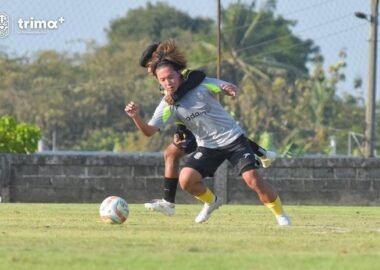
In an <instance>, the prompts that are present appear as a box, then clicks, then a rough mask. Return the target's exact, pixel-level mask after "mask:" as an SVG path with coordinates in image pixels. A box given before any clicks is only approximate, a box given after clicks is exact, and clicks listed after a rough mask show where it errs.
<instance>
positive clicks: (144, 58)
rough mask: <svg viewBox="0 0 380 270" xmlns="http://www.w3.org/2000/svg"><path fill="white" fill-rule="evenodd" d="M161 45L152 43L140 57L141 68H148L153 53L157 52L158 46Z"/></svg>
mask: <svg viewBox="0 0 380 270" xmlns="http://www.w3.org/2000/svg"><path fill="white" fill-rule="evenodd" d="M159 45H160V42H157V43H152V44H150V45H149V46H148V47H146V49H145V50H144V51H143V52H142V54H141V56H140V61H139V64H140V66H141V67H144V68H146V67H147V65H148V63H149V61H150V60H151V59H152V56H153V53H154V51H155V50H157V48H158V46H159Z"/></svg>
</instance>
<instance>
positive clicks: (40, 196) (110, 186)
mask: <svg viewBox="0 0 380 270" xmlns="http://www.w3.org/2000/svg"><path fill="white" fill-rule="evenodd" d="M163 172H164V163H163V158H162V155H161V154H160V153H144V154H106V153H89V154H35V155H11V154H1V155H0V192H1V197H2V200H3V202H4V201H5V202H94V203H99V202H100V201H102V200H103V199H104V198H105V197H107V196H109V195H118V196H121V197H123V198H125V199H126V200H127V201H128V202H129V203H143V202H146V201H148V200H150V199H153V198H161V197H162V175H163ZM260 173H261V174H262V176H263V177H264V179H266V180H268V181H269V182H271V183H272V184H273V185H274V186H275V188H276V189H277V191H278V192H279V194H280V196H281V198H282V200H283V201H284V202H285V203H286V204H329V205H380V159H359V158H350V159H349V158H337V159H322V158H317V159H315V158H304V159H278V160H276V161H275V163H274V164H273V166H272V167H270V168H269V169H260ZM205 181H206V183H207V185H208V186H210V187H211V188H212V189H213V190H214V191H215V192H216V193H217V194H219V195H220V196H222V197H223V198H224V199H225V201H227V202H228V203H235V204H237V203H242V204H251V203H259V201H258V199H257V195H256V194H255V193H254V192H252V191H251V190H250V189H249V188H248V187H247V186H246V184H245V183H244V181H243V180H242V179H241V178H240V177H239V176H237V173H236V171H235V170H234V169H233V168H231V167H230V165H229V164H228V163H227V162H226V163H224V164H223V165H222V166H221V167H220V168H219V169H218V171H217V173H216V175H215V180H214V179H211V178H207V179H205ZM177 194H178V196H177V202H178V203H193V202H195V199H193V198H192V197H191V196H190V195H188V194H186V193H185V192H183V191H182V190H180V188H179V190H178V192H177Z"/></svg>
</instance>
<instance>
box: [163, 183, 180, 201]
mask: <svg viewBox="0 0 380 270" xmlns="http://www.w3.org/2000/svg"><path fill="white" fill-rule="evenodd" d="M177 186H178V178H168V177H165V179H164V200H165V201H167V202H171V203H175V194H176V193H177Z"/></svg>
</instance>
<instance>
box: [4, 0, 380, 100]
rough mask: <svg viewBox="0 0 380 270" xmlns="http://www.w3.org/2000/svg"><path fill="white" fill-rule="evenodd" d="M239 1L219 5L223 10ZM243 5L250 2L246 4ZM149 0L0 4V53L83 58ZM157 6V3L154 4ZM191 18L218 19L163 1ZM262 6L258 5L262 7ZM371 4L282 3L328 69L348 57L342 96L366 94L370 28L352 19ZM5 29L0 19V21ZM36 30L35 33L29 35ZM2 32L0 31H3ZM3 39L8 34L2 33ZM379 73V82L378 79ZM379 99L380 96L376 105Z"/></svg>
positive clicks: (212, 12)
mask: <svg viewBox="0 0 380 270" xmlns="http://www.w3.org/2000/svg"><path fill="white" fill-rule="evenodd" d="M236 1H237V0H221V4H222V6H223V7H226V6H228V5H229V4H230V3H233V2H236ZM241 1H242V2H250V1H244V0H241ZM147 2H148V1H145V0H128V1H121V0H107V1H100V0H81V1H77V0H55V1H52V0H28V1H25V0H0V16H1V15H5V16H7V18H8V22H9V23H8V26H9V27H10V28H9V29H10V31H9V33H8V35H7V36H5V37H2V38H1V32H0V50H2V51H6V52H7V53H9V54H10V55H15V56H16V55H18V56H20V55H31V54H32V53H34V52H36V51H39V50H44V49H54V50H57V51H67V52H83V51H84V49H85V44H86V42H88V41H92V40H93V41H95V42H96V43H98V44H100V45H103V44H106V42H107V39H106V32H105V29H107V28H108V26H109V25H110V22H111V21H112V20H114V19H117V18H120V17H122V16H125V15H126V14H127V12H128V10H130V9H135V8H137V7H141V6H145V5H146V3H147ZM150 2H151V3H156V2H157V1H153V0H151V1H150ZM161 2H166V3H168V4H170V5H171V6H174V7H176V8H177V9H180V10H182V11H184V12H187V13H189V14H190V15H191V16H193V17H195V16H202V17H211V18H214V19H216V6H217V4H216V3H217V1H216V0H191V1H190V0H162V1H161ZM262 2H263V0H262V1H258V6H260V5H261V3H262ZM370 2H371V0H307V1H306V0H278V2H277V9H276V13H277V14H278V15H281V16H283V17H285V18H287V19H291V20H295V21H296V22H297V24H296V25H295V26H294V28H293V31H294V33H295V34H296V35H298V36H299V37H301V38H302V39H307V38H309V39H312V40H314V42H315V43H316V44H317V45H318V46H320V48H321V52H322V55H323V56H324V57H325V66H326V67H328V65H330V64H333V63H336V61H337V60H338V52H339V50H341V49H343V48H344V49H345V50H346V52H347V67H346V69H345V74H346V81H345V82H344V83H341V84H340V85H339V91H338V93H344V92H348V93H350V94H354V95H356V96H363V97H364V98H365V96H366V94H367V85H368V84H367V78H368V55H369V54H368V51H369V42H368V38H369V27H370V23H369V22H368V21H366V20H363V19H358V18H356V17H355V16H354V12H356V11H361V12H364V13H368V14H369V12H370ZM36 20H40V21H41V20H43V21H45V22H46V24H47V27H49V29H42V30H39V29H38V25H36V24H33V23H34V22H35V21H36ZM0 27H1V17H0ZM31 28H33V29H31ZM0 30H1V28H0ZM3 33H4V32H3ZM379 74H380V73H379V70H378V72H377V78H379ZM356 77H361V78H362V79H363V86H362V88H361V89H360V90H359V91H355V92H354V91H353V90H352V88H353V87H352V85H353V81H354V79H355V78H356ZM379 98H380V97H379V96H378V95H377V99H379Z"/></svg>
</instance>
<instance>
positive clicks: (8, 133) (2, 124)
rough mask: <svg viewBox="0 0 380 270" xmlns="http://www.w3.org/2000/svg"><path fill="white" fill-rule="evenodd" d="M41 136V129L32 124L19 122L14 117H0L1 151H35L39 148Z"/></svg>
mask: <svg viewBox="0 0 380 270" xmlns="http://www.w3.org/2000/svg"><path fill="white" fill-rule="evenodd" d="M40 138H41V131H40V129H39V128H38V127H37V126H35V125H31V124H27V123H23V122H21V123H18V122H17V121H16V120H15V119H14V118H12V117H9V116H3V117H1V118H0V152H2V153H27V154H29V153H33V152H35V151H36V150H37V147H38V140H39V139H40Z"/></svg>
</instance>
